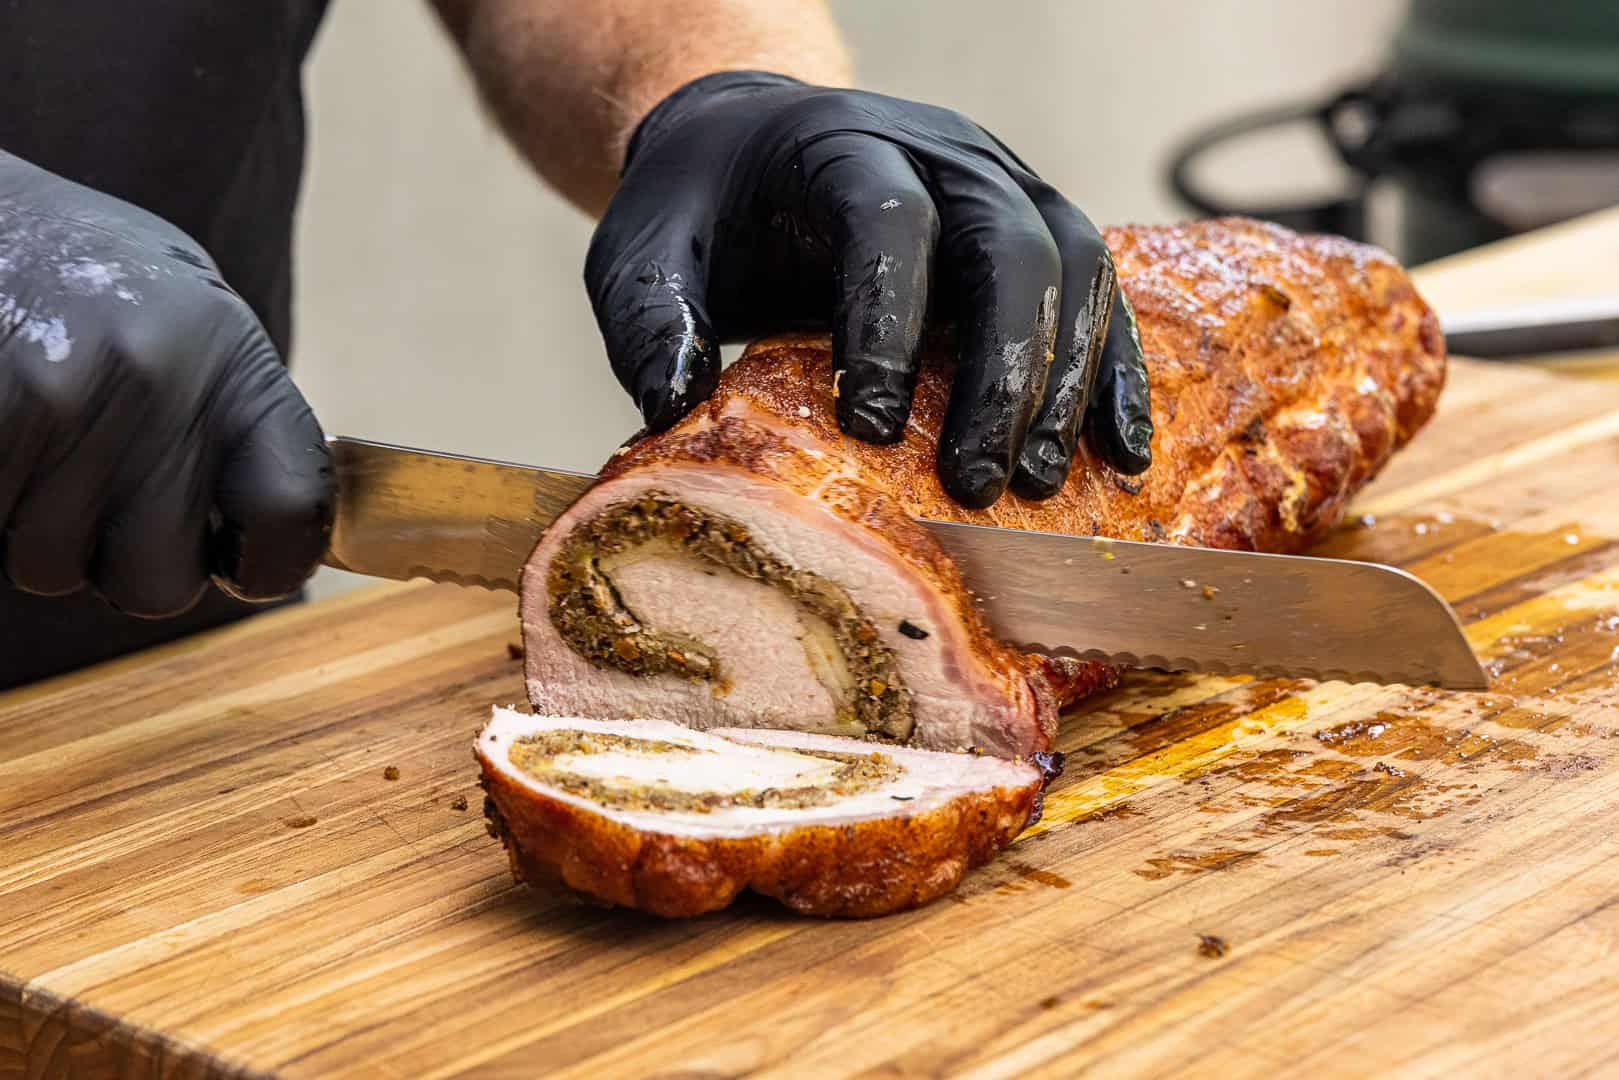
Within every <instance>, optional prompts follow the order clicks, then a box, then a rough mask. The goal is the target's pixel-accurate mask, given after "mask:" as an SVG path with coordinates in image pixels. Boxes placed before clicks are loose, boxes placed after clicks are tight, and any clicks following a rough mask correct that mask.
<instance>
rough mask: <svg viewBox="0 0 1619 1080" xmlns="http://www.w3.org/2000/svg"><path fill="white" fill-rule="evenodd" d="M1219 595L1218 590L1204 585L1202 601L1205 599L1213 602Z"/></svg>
mask: <svg viewBox="0 0 1619 1080" xmlns="http://www.w3.org/2000/svg"><path fill="white" fill-rule="evenodd" d="M1219 594H1220V590H1219V589H1216V588H1215V587H1214V586H1213V585H1205V586H1203V599H1205V600H1213V599H1214V598H1215V597H1216V596H1218V595H1219Z"/></svg>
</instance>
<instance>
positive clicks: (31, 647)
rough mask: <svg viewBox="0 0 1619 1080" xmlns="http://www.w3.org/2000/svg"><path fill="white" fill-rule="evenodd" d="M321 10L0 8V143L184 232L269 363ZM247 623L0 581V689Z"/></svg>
mask: <svg viewBox="0 0 1619 1080" xmlns="http://www.w3.org/2000/svg"><path fill="white" fill-rule="evenodd" d="M326 3H327V0H249V2H245V3H244V2H241V0H231V2H224V3H222V2H220V0H139V2H138V3H130V2H124V0H0V148H3V149H4V150H6V151H7V152H9V153H12V154H15V155H16V156H18V157H20V158H23V159H25V160H28V161H31V162H33V163H34V164H35V165H39V166H41V167H42V168H45V169H49V170H50V171H51V172H54V173H56V174H58V175H60V176H64V177H66V178H68V179H70V180H75V181H77V182H79V183H81V184H85V185H87V186H89V187H93V188H96V189H97V190H99V191H104V192H107V193H108V194H110V195H116V196H118V197H119V198H121V199H125V200H127V201H129V202H132V203H135V204H136V205H138V206H141V207H144V208H145V209H147V210H150V211H152V212H153V213H155V214H158V215H160V216H162V217H164V218H167V219H168V220H169V221H172V222H174V224H176V225H178V226H179V227H180V228H182V229H184V230H185V231H186V232H187V233H189V234H191V235H192V236H193V237H195V238H196V239H197V241H198V242H199V243H201V244H202V245H203V246H204V247H205V248H207V250H208V251H209V253H210V254H211V255H212V256H213V257H214V259H215V260H216V261H217V262H218V263H219V266H220V269H221V271H223V273H224V276H225V279H226V280H227V281H229V282H230V284H231V286H232V287H233V288H235V289H236V291H237V292H239V293H241V295H242V296H243V298H244V299H246V300H247V302H248V303H249V304H250V305H252V307H253V310H254V311H256V312H257V313H258V316H259V318H260V319H261V320H262V321H263V323H264V325H265V328H266V329H267V330H268V331H269V333H270V337H271V339H272V340H274V341H275V343H276V345H277V346H279V347H280V349H281V352H282V355H283V356H286V355H287V353H288V351H289V349H290V347H291V339H292V317H291V301H292V218H293V210H294V206H295V204H296V202H297V197H298V183H299V178H300V175H301V173H302V171H303V154H304V117H303V92H302V84H301V78H302V69H303V62H304V59H305V57H306V56H307V55H308V52H309V48H310V45H311V43H312V42H313V40H314V37H315V32H316V29H317V28H318V27H319V25H320V21H321V17H322V15H323V14H324V12H325V9H326ZM4 439H5V433H4V432H0V452H3V451H4ZM248 610H250V609H248V608H247V607H246V606H245V605H242V604H238V603H235V602H233V601H231V600H229V599H228V598H226V597H225V596H223V595H222V594H219V593H217V592H212V591H210V593H209V594H208V596H207V597H206V598H205V599H204V601H203V602H202V603H201V604H200V605H198V607H197V608H196V609H194V610H193V611H192V612H191V613H189V614H188V615H186V616H183V617H181V618H179V619H173V620H162V621H147V620H141V619H134V618H131V617H128V616H124V615H120V614H118V613H117V612H114V611H112V610H111V609H110V608H108V607H107V606H106V605H105V604H104V603H102V602H101V601H100V600H98V599H96V598H94V597H93V596H90V595H88V594H84V595H79V596H74V597H70V598H67V599H43V598H39V597H32V596H28V595H25V594H23V593H19V592H17V591H15V590H13V589H11V588H10V587H9V586H8V585H6V584H5V583H4V582H3V581H0V687H4V686H8V685H13V684H16V683H19V682H27V681H30V680H33V679H37V678H42V677H44V676H46V675H50V674H54V673H56V672H59V671H64V670H67V669H70V668H74V667H79V666H82V665H84V664H88V663H92V662H95V661H97V660H101V659H105V658H107V657H111V656H116V655H119V654H121V653H125V652H129V651H131V650H133V649H137V648H142V647H145V646H147V645H151V644H156V643H158V642H160V641H165V640H169V639H172V638H175V637H178V636H180V635H182V634H186V633H190V632H193V631H195V630H199V629H202V628H204V627H208V626H214V625H218V624H220V623H222V622H225V621H228V620H230V619H232V618H237V617H240V616H241V615H242V614H244V613H246V612H247V611H248Z"/></svg>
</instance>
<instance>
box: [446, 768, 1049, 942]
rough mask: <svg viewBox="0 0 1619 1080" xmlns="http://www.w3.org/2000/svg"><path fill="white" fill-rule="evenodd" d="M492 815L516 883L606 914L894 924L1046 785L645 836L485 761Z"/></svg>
mask: <svg viewBox="0 0 1619 1080" xmlns="http://www.w3.org/2000/svg"><path fill="white" fill-rule="evenodd" d="M478 761H479V764H480V765H481V766H482V767H483V786H484V790H485V791H486V792H487V793H488V798H487V799H486V800H485V802H484V813H485V815H486V816H487V817H488V818H489V821H490V825H491V828H492V831H493V832H494V833H495V835H496V836H498V837H499V838H500V841H501V843H503V844H504V845H505V847H506V853H507V856H508V858H510V860H511V867H512V874H513V876H514V877H516V878H517V880H519V881H522V882H526V883H528V884H530V885H534V886H538V887H542V888H552V889H557V888H560V889H563V890H566V891H568V892H571V893H575V894H578V895H579V896H581V897H583V898H585V899H587V900H590V901H592V902H595V903H598V904H603V905H606V906H617V907H627V908H636V909H638V910H641V911H647V912H651V913H652V914H654V915H662V916H665V917H667V918H687V917H690V916H694V915H701V914H703V913H705V912H709V911H717V910H718V909H720V908H723V907H725V906H726V905H728V904H730V903H731V901H732V900H734V899H735V898H736V895H737V894H738V893H739V892H741V891H742V890H743V889H749V888H751V889H753V890H754V891H755V892H759V893H763V894H764V895H766V896H773V897H775V898H776V899H778V900H780V901H781V902H782V903H784V904H786V905H787V906H788V907H790V908H792V909H793V910H794V911H797V912H799V913H801V914H805V915H827V916H843V917H850V916H860V917H864V916H874V915H888V914H892V913H893V912H896V911H904V910H906V909H908V908H913V907H917V906H919V905H921V904H925V903H927V902H928V901H930V900H933V899H936V898H937V897H939V896H942V895H944V894H945V893H947V892H949V891H951V890H952V889H954V888H955V887H956V885H957V884H958V883H960V881H961V878H962V875H964V874H965V873H966V872H967V871H968V870H971V869H973V868H974V867H977V866H981V865H983V864H984V863H986V862H988V861H989V860H990V859H991V858H993V857H994V856H995V854H996V853H997V852H999V851H1000V850H1001V849H1002V848H1004V847H1006V845H1007V844H1010V843H1011V842H1012V840H1013V839H1014V838H1016V836H1017V835H1018V833H1020V832H1022V831H1023V829H1024V827H1025V826H1026V825H1027V824H1028V823H1029V820H1030V818H1031V817H1033V816H1034V813H1035V811H1036V809H1037V808H1038V806H1039V797H1040V793H1041V790H1042V788H1043V782H1042V781H1041V780H1040V779H1038V778H1036V779H1033V780H1031V782H1030V783H1029V784H1028V785H1026V786H1023V787H1013V788H996V789H994V790H993V791H988V792H972V793H968V794H964V795H962V796H961V797H959V798H957V799H955V800H953V801H951V802H949V803H947V804H945V805H944V806H941V807H939V808H937V809H934V810H931V811H928V812H925V813H918V814H914V815H903V814H896V815H895V816H893V817H887V818H878V819H874V820H871V821H864V822H856V823H852V824H839V825H835V826H828V825H814V824H808V825H804V826H801V827H799V828H796V829H792V830H788V831H783V832H777V833H772V834H769V835H761V836H752V837H744V838H738V839H723V838H722V839H698V838H692V837H683V836H677V835H671V834H666V833H653V832H643V831H639V830H636V829H632V828H630V827H628V826H626V825H623V824H621V823H619V822H615V821H613V820H611V819H609V818H607V817H605V816H603V815H601V814H596V813H592V812H591V811H588V810H582V809H580V808H578V807H576V806H573V805H571V804H569V803H565V802H563V801H561V800H559V799H554V798H549V797H547V796H545V795H543V794H541V793H539V792H537V791H535V790H533V789H532V788H528V787H524V786H522V785H521V784H518V783H516V782H515V781H513V780H512V779H510V778H509V777H507V776H505V775H503V774H502V773H500V772H499V771H498V770H497V769H496V768H495V767H494V766H493V765H492V764H491V763H490V761H489V760H488V758H487V757H486V756H485V755H484V754H483V752H482V750H481V749H480V750H479V752H478Z"/></svg>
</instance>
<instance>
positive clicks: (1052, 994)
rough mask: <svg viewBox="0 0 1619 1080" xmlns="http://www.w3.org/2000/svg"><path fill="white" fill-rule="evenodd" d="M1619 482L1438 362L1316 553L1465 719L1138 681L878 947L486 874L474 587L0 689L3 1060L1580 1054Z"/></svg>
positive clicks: (776, 919) (1180, 1065) (273, 1064)
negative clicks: (1408, 422)
mask: <svg viewBox="0 0 1619 1080" xmlns="http://www.w3.org/2000/svg"><path fill="white" fill-rule="evenodd" d="M1537 244H1538V245H1539V246H1538V247H1537V246H1536V245H1537ZM1569 245H1574V247H1575V248H1576V249H1578V250H1589V251H1591V252H1596V251H1601V252H1608V253H1619V214H1610V215H1607V216H1605V217H1600V218H1596V219H1592V220H1589V221H1586V222H1584V223H1582V224H1580V225H1579V226H1577V227H1575V228H1573V229H1567V230H1563V231H1562V232H1561V233H1558V234H1554V235H1552V236H1551V237H1549V238H1542V239H1541V240H1538V241H1535V242H1531V243H1529V244H1519V245H1516V246H1515V248H1514V249H1512V250H1510V251H1509V252H1508V253H1507V254H1504V255H1502V254H1492V253H1490V252H1484V253H1479V254H1474V255H1470V256H1467V257H1465V260H1464V261H1458V262H1457V263H1453V264H1452V265H1450V266H1449V267H1445V266H1441V267H1437V268H1435V270H1434V271H1433V272H1432V274H1431V275H1430V277H1431V280H1433V281H1434V282H1435V287H1436V288H1443V287H1445V282H1446V281H1447V280H1452V279H1454V277H1458V276H1466V275H1474V276H1476V277H1478V278H1479V279H1480V280H1484V279H1488V280H1490V281H1492V282H1494V283H1495V284H1494V286H1493V287H1494V288H1495V289H1496V291H1497V292H1498V293H1501V292H1503V289H1502V287H1501V285H1500V283H1501V282H1503V281H1509V280H1510V281H1520V282H1523V283H1524V290H1525V294H1526V295H1528V294H1532V293H1533V290H1534V289H1535V288H1545V287H1547V286H1545V284H1544V283H1545V282H1546V281H1548V280H1557V279H1558V277H1559V275H1561V276H1562V279H1563V280H1568V281H1577V282H1583V283H1584V284H1585V285H1587V286H1588V285H1589V284H1590V282H1589V269H1590V266H1591V259H1590V258H1586V259H1585V260H1584V261H1583V263H1582V262H1581V261H1580V260H1577V259H1576V260H1571V259H1570V257H1569ZM1582 266H1583V267H1584V273H1583V275H1582ZM1480 268H1488V269H1487V270H1485V269H1480ZM1608 268H1609V271H1608V272H1609V274H1610V277H1609V280H1608V284H1609V286H1610V287H1612V288H1619V273H1615V272H1614V264H1613V263H1612V262H1610V263H1609V264H1608ZM1446 275H1451V276H1452V277H1451V278H1447V277H1446ZM1616 359H1619V358H1616ZM1616 481H1619V386H1614V385H1611V384H1608V383H1603V382H1574V381H1572V380H1568V379H1565V378H1561V377H1557V376H1553V375H1548V374H1545V373H1543V372H1539V371H1532V370H1525V369H1515V368H1507V367H1500V366H1496V367H1490V366H1485V365H1480V364H1470V363H1463V362H1459V363H1457V364H1456V365H1455V369H1454V375H1453V380H1452V385H1451V387H1450V389H1449V390H1448V391H1447V394H1446V397H1445V399H1444V403H1443V406H1442V409H1441V415H1440V417H1439V418H1438V419H1437V420H1436V421H1435V423H1434V424H1433V426H1432V427H1431V428H1430V430H1429V431H1428V432H1426V433H1425V434H1424V435H1423V436H1422V437H1421V438H1420V439H1419V440H1418V441H1417V444H1416V445H1415V446H1414V447H1413V448H1412V449H1411V450H1409V451H1408V452H1407V453H1406V454H1405V455H1404V456H1403V457H1402V458H1401V459H1400V460H1399V461H1397V462H1396V464H1395V465H1394V466H1393V467H1392V468H1391V469H1390V470H1389V472H1388V473H1387V475H1386V476H1385V477H1384V478H1383V479H1382V480H1381V481H1380V482H1379V483H1378V484H1377V485H1376V486H1375V487H1374V488H1373V489H1372V490H1370V491H1368V492H1367V494H1366V495H1365V497H1364V498H1363V499H1362V500H1361V501H1360V503H1359V506H1358V508H1357V511H1356V513H1357V515H1361V514H1365V515H1369V516H1368V517H1367V519H1366V521H1365V522H1364V523H1361V522H1355V523H1352V524H1350V525H1349V526H1347V527H1346V528H1344V529H1343V530H1342V531H1341V532H1340V533H1339V534H1338V535H1337V536H1336V537H1334V538H1333V539H1332V541H1331V542H1330V543H1329V545H1328V548H1327V550H1328V551H1329V552H1330V553H1332V554H1335V555H1341V556H1346V557H1354V558H1370V559H1380V560H1388V561H1392V562H1395V563H1398V564H1400V565H1402V566H1405V567H1408V568H1410V569H1411V570H1413V571H1414V572H1416V573H1418V574H1419V575H1421V576H1423V577H1424V578H1426V579H1427V580H1428V581H1430V582H1432V583H1433V584H1434V585H1435V586H1437V587H1438V588H1439V589H1440V590H1441V591H1442V592H1443V593H1444V594H1445V595H1446V596H1447V597H1449V598H1450V599H1451V600H1452V601H1453V602H1454V603H1455V604H1456V605H1457V606H1458V608H1459V610H1460V611H1461V613H1462V614H1463V616H1464V618H1465V619H1466V620H1467V622H1468V626H1469V633H1470V635H1471V637H1472V640H1473V642H1474V644H1475V646H1476V647H1477V648H1478V649H1479V650H1480V652H1481V653H1482V654H1483V655H1484V656H1485V657H1486V658H1487V660H1488V662H1489V664H1490V667H1491V670H1492V671H1493V672H1495V674H1496V676H1497V678H1496V684H1495V687H1494V689H1493V690H1492V691H1491V692H1490V693H1484V694H1457V693H1442V692H1437V691H1427V690H1413V689H1409V688H1398V687H1379V686H1371V685H1358V686H1350V685H1344V684H1339V683H1334V684H1321V685H1311V684H1307V683H1303V682H1296V681H1283V680H1264V681H1255V680H1244V679H1234V678H1196V677H1191V676H1148V675H1139V676H1135V677H1133V678H1131V679H1130V680H1129V681H1128V683H1127V685H1126V686H1125V687H1124V688H1123V689H1122V690H1120V691H1119V692H1117V693H1114V694H1112V695H1109V696H1107V697H1105V698H1103V699H1100V700H1098V701H1095V702H1093V703H1092V704H1091V705H1090V706H1089V707H1088V708H1085V709H1083V710H1081V711H1079V712H1076V713H1075V714H1074V715H1072V716H1071V717H1069V718H1068V720H1067V722H1066V724H1065V727H1064V730H1063V735H1062V747H1063V749H1065V750H1067V751H1068V752H1069V755H1070V765H1069V768H1068V772H1067V774H1066V775H1065V776H1064V777H1063V778H1062V780H1061V781H1060V782H1059V783H1058V784H1057V786H1056V787H1055V789H1054V791H1053V793H1052V794H1051V796H1050V797H1049V798H1048V800H1047V804H1046V816H1045V819H1044V820H1043V821H1042V822H1041V823H1040V825H1039V826H1038V827H1037V828H1035V829H1032V830H1030V831H1029V833H1028V834H1026V835H1025V836H1024V837H1023V838H1022V839H1021V840H1020V841H1019V842H1018V843H1017V844H1016V845H1015V846H1014V847H1013V849H1012V850H1010V851H1009V852H1007V853H1006V854H1005V855H1004V856H1003V857H1002V858H1001V859H1000V860H998V861H997V862H996V863H994V864H993V865H992V866H990V867H989V868H987V869H985V870H983V871H980V872H978V873H976V874H974V875H972V877H971V878H970V879H969V880H968V881H967V882H966V884H965V885H964V887H963V888H962V889H961V891H960V892H959V893H958V894H956V895H955V896H952V897H950V898H948V899H945V900H942V901H940V902H937V903H935V904H933V905H932V906H930V907H928V908H926V909H924V910H921V911H917V912H913V913H910V914H906V915H901V916H896V917H892V918H888V919H882V920H875V921H867V922H843V923H826V922H815V921H811V920H807V919H801V918H796V917H793V916H791V915H789V914H787V913H786V912H785V911H784V910H782V909H780V908H778V907H776V906H774V905H772V904H771V903H768V902H765V901H759V900H745V901H744V902H742V903H740V904H739V905H738V906H737V907H736V908H734V909H732V910H731V911H729V912H726V913H723V914H720V915H717V916H713V917H709V918H706V919H701V920H697V921H692V922H684V923H662V922H658V921H656V920H653V919H650V918H642V917H638V916H634V915H628V914H622V913H612V912H603V911H597V910H591V909H583V908H578V907H573V906H570V905H567V904H564V903H561V902H558V901H555V900H552V899H548V898H545V897H542V896H537V895H534V894H532V893H530V892H527V891H524V890H522V889H518V888H514V887H513V886H512V884H511V883H510V881H509V879H508V876H507V870H506V863H505V859H504V857H503V855H502V853H501V851H500V849H499V847H498V846H497V845H496V843H495V842H494V841H493V840H490V839H489V838H488V837H487V836H486V835H485V833H484V828H483V824H482V821H481V820H480V818H479V803H480V794H479V792H478V791H477V789H476V786H475V769H474V767H473V764H472V759H471V753H470V746H471V739H472V733H473V730H474V728H475V727H476V726H477V725H478V724H479V723H480V721H481V719H482V718H483V717H484V715H485V713H486V712H487V710H488V707H489V705H490V704H491V703H493V702H512V701H516V700H518V699H520V698H521V696H522V687H521V680H520V675H519V666H520V665H519V663H518V661H517V660H515V659H513V657H512V656H510V655H508V651H507V648H508V643H509V642H512V641H514V640H515V637H516V633H517V627H516V621H515V618H514V614H513V604H512V600H511V598H510V597H509V596H497V595H490V594H486V593H481V592H477V591H470V590H469V591H461V590H457V589H454V588H448V587H392V586H389V587H381V588H378V589H374V590H370V591H366V592H363V593H360V594H356V595H350V596H346V597H343V598H340V599H337V600H332V601H327V602H323V603H319V604H313V605H309V606H307V607H305V608H304V609H302V610H298V611H292V612H287V613H282V614H276V615H271V616H268V617H265V618H262V619H259V620H255V621H254V622H253V623H251V624H249V625H246V626H242V627H238V628H234V629H230V630H227V631H224V632H222V633H217V634H214V635H211V636H208V637H206V638H202V639H199V640H196V641H192V642H189V643H185V644H182V645H179V646H176V647H173V648H169V649H166V650H162V651H159V652H155V653H151V654H148V655H144V656H139V657H135V658H132V659H129V660H126V661H122V662H118V663H115V664H112V665H109V666H106V667H102V668H99V669H96V670H93V671H89V672H86V673H83V674H80V675H76V676H72V677H69V678H66V679H62V680H59V681H56V682H52V683H49V684H46V685H41V686H38V687H35V688H31V689H28V690H24V691H21V692H16V693H12V694H10V695H9V696H0V1075H14V1074H16V1075H26V1076H60V1075H94V1076H115V1075H116V1076H124V1075H129V1076H143V1077H144V1076H182V1077H187V1076H205V1075H206V1076H212V1075H222V1076H223V1075H232V1076H234V1075H250V1074H259V1073H275V1074H283V1075H287V1076H304V1077H312V1076H338V1075H344V1076H349V1075H377V1076H409V1077H445V1076H462V1075H472V1074H477V1075H514V1076H517V1075H520V1076H527V1075H534V1074H537V1073H542V1072H550V1071H554V1072H557V1073H559V1074H565V1075H578V1076H620V1075H647V1074H662V1075H665V1076H673V1075H680V1076H691V1077H696V1076H703V1077H709V1076H714V1077H718V1076H733V1075H739V1074H749V1075H756V1074H757V1075H780V1076H789V1075H792V1076H799V1075H820V1074H851V1073H862V1074H867V1075H882V1076H899V1075H936V1074H946V1073H948V1074H955V1075H963V1076H979V1077H1021V1076H1029V1075H1070V1074H1073V1073H1076V1072H1079V1071H1081V1070H1084V1069H1089V1070H1092V1071H1094V1072H1096V1073H1099V1074H1131V1075H1154V1076H1157V1075H1188V1076H1190V1075H1199V1076H1208V1075H1221V1074H1226V1073H1233V1074H1267V1075H1287V1076H1310V1077H1319V1076H1321V1075H1324V1074H1357V1073H1359V1074H1364V1073H1368V1072H1374V1071H1387V1070H1395V1069H1398V1070H1401V1071H1404V1072H1410V1073H1419V1074H1473V1075H1476V1074H1508V1073H1517V1074H1526V1073H1536V1074H1546V1073H1564V1074H1572V1073H1575V1072H1579V1071H1581V1070H1585V1071H1591V1072H1598V1073H1600V1072H1609V1073H1612V1072H1619V678H1616V671H1619V668H1616V666H1615V665H1616V661H1619V484H1616ZM1374 519H1375V520H1374ZM394 770H397V779H391V777H393V776H395V775H396V774H395V772H394Z"/></svg>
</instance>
